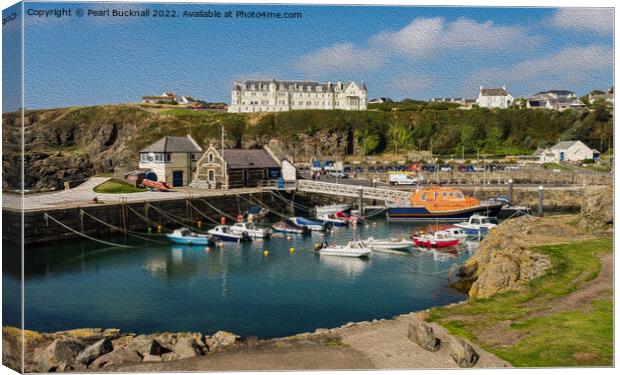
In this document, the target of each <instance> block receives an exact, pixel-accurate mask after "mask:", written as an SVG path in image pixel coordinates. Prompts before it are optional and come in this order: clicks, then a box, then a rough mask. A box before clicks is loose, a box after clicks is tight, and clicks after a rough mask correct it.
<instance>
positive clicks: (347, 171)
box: [343, 165, 352, 173]
mask: <svg viewBox="0 0 620 375" xmlns="http://www.w3.org/2000/svg"><path fill="white" fill-rule="evenodd" d="M351 171H352V168H351V166H349V165H347V166H345V167H344V169H343V172H344V173H351Z"/></svg>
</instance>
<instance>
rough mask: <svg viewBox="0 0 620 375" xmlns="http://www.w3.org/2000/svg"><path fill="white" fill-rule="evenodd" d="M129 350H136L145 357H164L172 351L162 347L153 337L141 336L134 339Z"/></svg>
mask: <svg viewBox="0 0 620 375" xmlns="http://www.w3.org/2000/svg"><path fill="white" fill-rule="evenodd" d="M127 347H128V348H130V349H133V350H135V351H136V352H138V354H140V356H142V357H144V356H145V355H157V356H159V355H162V354H163V353H167V352H169V351H170V349H168V348H165V347H163V346H161V345H160V344H159V343H158V342H157V341H156V340H155V339H154V338H153V336H146V335H140V336H136V337H134V339H133V340H131V342H130V343H129V345H127Z"/></svg>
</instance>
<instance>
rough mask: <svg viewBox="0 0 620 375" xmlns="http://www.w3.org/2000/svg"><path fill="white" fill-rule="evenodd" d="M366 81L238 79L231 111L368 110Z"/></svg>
mask: <svg viewBox="0 0 620 375" xmlns="http://www.w3.org/2000/svg"><path fill="white" fill-rule="evenodd" d="M367 95H368V90H367V88H366V85H365V84H364V83H361V84H359V85H358V84H357V83H355V82H349V83H344V82H341V81H338V82H335V83H332V82H331V81H328V82H325V83H320V82H315V81H276V80H275V79H273V80H271V81H269V80H266V81H260V80H258V81H256V80H249V81H235V82H234V84H233V88H232V91H231V102H230V106H228V112H283V111H291V110H302V109H323V110H330V109H341V110H348V111H361V110H366V108H367V106H368V104H367V101H368V99H367Z"/></svg>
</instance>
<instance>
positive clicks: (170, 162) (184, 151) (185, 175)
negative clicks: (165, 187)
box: [139, 135, 202, 186]
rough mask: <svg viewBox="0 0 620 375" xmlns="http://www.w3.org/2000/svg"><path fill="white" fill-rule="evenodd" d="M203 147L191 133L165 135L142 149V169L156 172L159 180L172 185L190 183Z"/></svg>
mask: <svg viewBox="0 0 620 375" xmlns="http://www.w3.org/2000/svg"><path fill="white" fill-rule="evenodd" d="M201 153H202V149H201V148H200V146H199V145H198V143H196V141H195V140H194V139H193V138H192V137H191V136H189V135H186V136H185V137H173V136H165V137H163V138H162V139H160V140H158V141H157V142H155V143H153V144H151V145H150V146H148V147H145V148H143V149H142V150H140V162H139V168H140V169H149V170H151V171H152V172H155V174H156V175H157V180H158V181H161V182H167V183H170V184H171V185H172V186H185V185H189V183H190V182H191V180H192V173H193V172H194V170H195V169H196V162H197V160H198V157H200V155H201Z"/></svg>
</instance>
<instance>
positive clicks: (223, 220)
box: [220, 216, 226, 225]
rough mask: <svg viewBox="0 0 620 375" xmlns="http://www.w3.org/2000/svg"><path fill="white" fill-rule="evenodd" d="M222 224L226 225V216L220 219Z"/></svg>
mask: <svg viewBox="0 0 620 375" xmlns="http://www.w3.org/2000/svg"><path fill="white" fill-rule="evenodd" d="M220 224H222V225H226V218H225V217H224V216H222V217H221V218H220Z"/></svg>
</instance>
